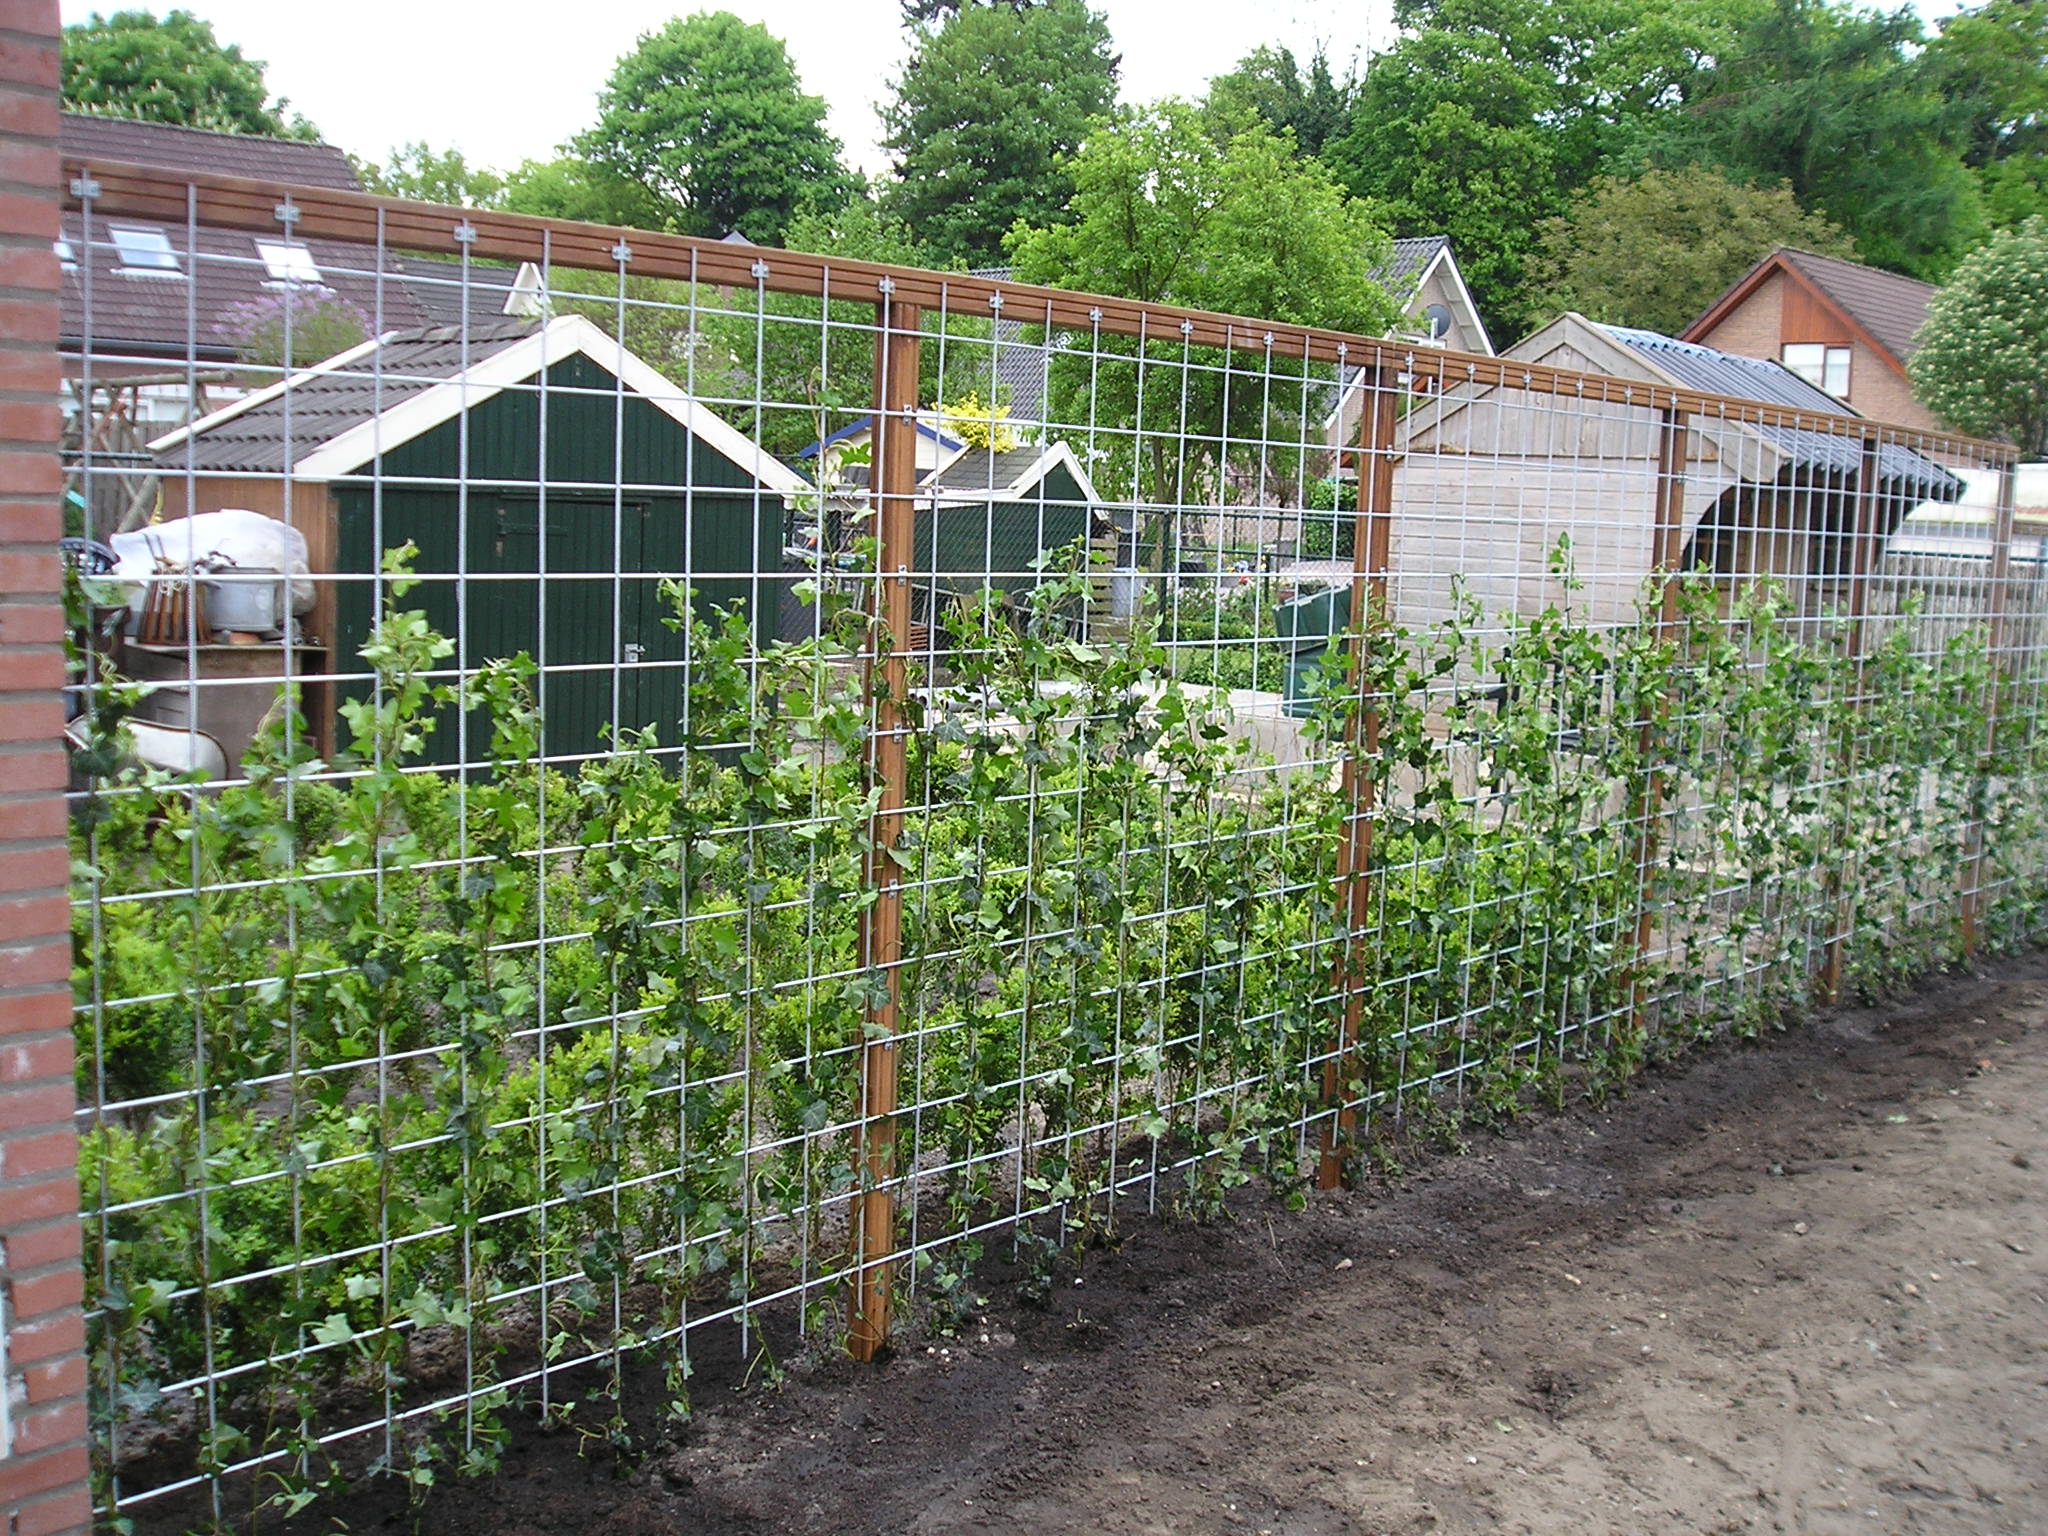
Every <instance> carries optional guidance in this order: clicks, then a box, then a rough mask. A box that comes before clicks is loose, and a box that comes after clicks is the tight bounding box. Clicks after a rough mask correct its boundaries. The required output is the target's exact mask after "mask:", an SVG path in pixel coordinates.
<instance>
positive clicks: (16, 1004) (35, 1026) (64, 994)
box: [0, 987, 71, 1037]
mask: <svg viewBox="0 0 2048 1536" xmlns="http://www.w3.org/2000/svg"><path fill="white" fill-rule="evenodd" d="M70 1028H71V989H70V988H69V987H66V988H64V989H63V990H62V991H59V990H58V989H57V988H55V987H50V988H48V989H47V990H45V991H41V992H30V993H25V994H22V995H19V996H15V997H7V998H0V1037H5V1036H8V1035H54V1034H58V1033H61V1032H68V1031H69V1030H70Z"/></svg>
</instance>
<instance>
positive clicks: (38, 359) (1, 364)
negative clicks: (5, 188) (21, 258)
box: [0, 247, 64, 396]
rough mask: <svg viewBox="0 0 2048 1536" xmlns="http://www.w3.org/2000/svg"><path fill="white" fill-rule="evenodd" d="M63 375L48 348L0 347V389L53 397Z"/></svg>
mask: <svg viewBox="0 0 2048 1536" xmlns="http://www.w3.org/2000/svg"><path fill="white" fill-rule="evenodd" d="M23 249H24V250H28V251H33V250H35V249H37V248H36V247H24V248H23ZM63 377H64V367H63V363H62V361H61V360H60V359H59V358H58V356H57V354H56V353H55V352H52V351H51V350H50V349H49V348H48V347H23V346H13V345H8V346H0V391H5V392H6V393H8V394H12V395H36V396H46V395H47V396H54V395H55V394H56V393H57V386H58V384H59V383H60V382H61V381H62V379H63Z"/></svg>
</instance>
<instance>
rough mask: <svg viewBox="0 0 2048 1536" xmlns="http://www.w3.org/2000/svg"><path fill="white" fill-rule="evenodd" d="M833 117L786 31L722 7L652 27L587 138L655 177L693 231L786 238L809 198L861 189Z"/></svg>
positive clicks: (643, 178)
mask: <svg viewBox="0 0 2048 1536" xmlns="http://www.w3.org/2000/svg"><path fill="white" fill-rule="evenodd" d="M824 122H825V103H824V101H823V100H822V99H821V98H819V97H816V96H808V95H805V94H804V91H803V88H802V86H801V85H800V84H799V82H798V80H797V75H796V68H795V66H794V65H793V64H791V63H790V59H789V50H788V49H787V48H786V47H784V46H783V44H782V42H781V40H780V39H778V38H776V37H773V36H771V35H770V34H769V32H768V29H767V28H766V27H762V26H758V25H752V24H749V23H747V22H744V21H741V20H740V19H739V18H738V17H737V16H735V15H733V14H732V13H731V12H729V11H711V12H705V13H700V14H698V15H695V16H690V17H687V18H677V19H676V20H673V21H671V22H669V24H668V25H667V26H665V27H663V28H662V29H661V30H660V31H658V32H651V33H648V34H647V35H646V36H644V37H642V38H641V39H640V43H639V46H638V47H636V48H635V49H634V50H633V51H632V52H631V53H629V54H627V55H626V56H625V57H624V58H622V59H620V60H619V62H618V65H617V67H616V68H615V69H614V70H613V71H612V76H611V82H610V84H609V85H608V86H606V88H605V91H604V93H603V95H602V96H601V97H600V98H599V100H598V121H597V126H596V127H594V128H593V129H591V130H590V131H589V132H588V133H586V134H584V135H583V136H582V137H581V138H580V139H579V140H578V141H577V147H578V148H579V149H580V150H581V152H582V153H584V154H585V155H587V156H588V157H589V158H590V159H591V160H592V161H593V162H595V164H596V166H597V167H598V168H599V169H600V170H602V171H604V172H608V173H609V174H611V175H612V176H615V177H619V178H622V179H624V180H626V181H629V182H638V183H640V184H641V185H643V186H645V187H646V188H647V190H648V191H649V192H650V193H651V194H652V195H653V197H654V198H655V199H656V201H657V202H658V204H659V205H660V206H661V208H662V209H663V211H664V214H665V220H664V222H665V223H667V224H668V225H670V226H671V227H673V228H675V229H676V230H678V231H680V232H682V233H684V234H692V235H710V236H717V235H723V234H726V233H728V232H730V231H733V230H737V231H739V233H740V234H742V235H744V236H745V237H746V238H747V239H749V240H752V241H754V242H755V243H756V244H762V245H774V244H777V243H779V242H780V241H781V239H782V236H783V231H784V230H785V229H786V228H787V227H788V225H789V221H790V219H791V218H792V217H794V216H795V214H796V211H797V209H798V208H799V207H800V206H802V205H803V204H805V203H807V202H809V203H814V204H822V203H830V202H832V201H835V200H839V201H843V200H844V199H845V197H846V196H847V195H848V194H849V192H850V181H849V178H848V177H847V174H846V171H845V170H844V168H843V167H841V165H840V163H839V146H838V144H837V142H835V141H834V140H833V138H832V136H831V135H830V134H828V133H826V132H825V127H824Z"/></svg>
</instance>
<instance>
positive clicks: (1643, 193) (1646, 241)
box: [1529, 167, 1856, 336]
mask: <svg viewBox="0 0 2048 1536" xmlns="http://www.w3.org/2000/svg"><path fill="white" fill-rule="evenodd" d="M1781 245H1794V246H1798V247H1800V248H1801V249H1802V250H1809V251H1819V252H1821V253H1822V254H1824V255H1829V256H1850V257H1853V256H1854V255H1855V254H1856V249H1855V243H1854V242H1853V241H1851V240H1850V239H1849V238H1848V237H1847V236H1846V235H1844V234H1843V233H1842V232H1841V230H1839V229H1837V228H1836V227H1835V226H1834V225H1833V224H1831V223H1829V222H1828V221H1827V220H1826V219H1825V218H1823V217H1821V216H1820V215H1818V214H1810V213H1807V212H1805V211H1804V210H1802V209H1801V208H1800V206H1799V204H1798V203H1797V202H1796V201H1794V200H1793V197H1792V190H1791V188H1789V187H1787V186H1785V185H1784V184H1783V183H1782V182H1781V183H1780V184H1779V185H1777V186H1775V187H1750V186H1744V185H1742V184H1741V183H1739V182H1733V181H1730V180H1729V179H1728V178H1727V177H1726V176H1724V175H1722V174H1721V173H1720V172H1718V171H1715V170H1710V169H1707V168H1705V167H1690V168H1688V169H1686V170H1682V171H1657V170H1652V171H1646V172H1644V173H1643V174H1642V175H1641V176H1639V177H1635V178H1633V179H1630V180H1624V179H1622V178H1620V177H1615V176H1598V177H1595V178H1594V179H1593V182H1592V184H1591V185H1590V186H1588V187H1587V188H1586V189H1585V190H1584V191H1583V192H1581V193H1580V194H1579V196H1578V197H1576V198H1575V199H1573V201H1572V204H1571V206H1570V208H1569V209H1568V210H1567V211H1566V212H1565V213H1563V214H1561V215H1558V216H1557V217H1554V218H1550V219H1546V220H1545V221H1544V222H1543V223H1542V224H1541V225H1540V226H1539V227H1538V229H1537V232H1536V245H1535V248H1534V250H1533V251H1532V252H1531V253H1530V261H1529V282H1530V291H1531V303H1532V305H1533V306H1534V311H1533V313H1534V316H1535V317H1536V318H1543V317H1544V316H1546V315H1547V314H1549V313H1552V312H1555V311H1559V310H1566V309H1576V310H1578V311H1579V312H1580V313H1581V314H1584V315H1587V316H1589V317H1590V318H1592V319H1594V320H1604V321H1610V322H1613V323H1615V324H1619V325H1638V326H1643V327H1646V328H1648V329H1649V330H1653V331H1663V332H1665V333H1666V334H1667V335H1673V336H1675V335H1677V334H1678V333H1679V332H1680V331H1682V330H1683V329H1685V327H1686V326H1687V325H1689V324H1691V323H1692V321H1693V320H1694V319H1696V318H1697V317H1698V316H1699V314H1700V312H1701V311H1702V310H1704V309H1705V308H1706V307H1707V305H1709V304H1711V303H1712V302H1713V301H1714V299H1715V298H1716V297H1717V296H1718V295H1719V294H1721V293H1722V292H1723V291H1724V290H1725V289H1727V287H1728V286H1729V284H1731V283H1733V282H1734V281H1735V280H1736V279H1737V278H1739V277H1741V276H1742V274H1743V273H1744V272H1746V271H1748V270H1749V269H1750V267H1751V266H1753V265H1755V263H1756V262H1758V261H1759V260H1761V259H1762V258H1763V257H1764V256H1766V255H1768V254H1769V253H1770V252H1771V251H1773V250H1775V249H1776V248H1777V247H1779V246H1781Z"/></svg>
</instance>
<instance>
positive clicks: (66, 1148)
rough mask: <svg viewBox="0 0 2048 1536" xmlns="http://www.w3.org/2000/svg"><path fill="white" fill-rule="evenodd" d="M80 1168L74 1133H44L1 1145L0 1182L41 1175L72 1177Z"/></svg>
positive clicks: (0, 1142) (7, 1141) (10, 1140)
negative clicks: (69, 1175)
mask: <svg viewBox="0 0 2048 1536" xmlns="http://www.w3.org/2000/svg"><path fill="white" fill-rule="evenodd" d="M77 1167H78V1135H77V1133H76V1132H75V1131H70V1130H62V1131H44V1132H41V1133H40V1134H38V1135H34V1136H13V1137H9V1138H8V1139H7V1140H6V1141H0V1179H25V1178H30V1177H33V1176H34V1175H36V1174H40V1173H69V1172H71V1171H73V1170H75V1169H76V1168H77Z"/></svg>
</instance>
